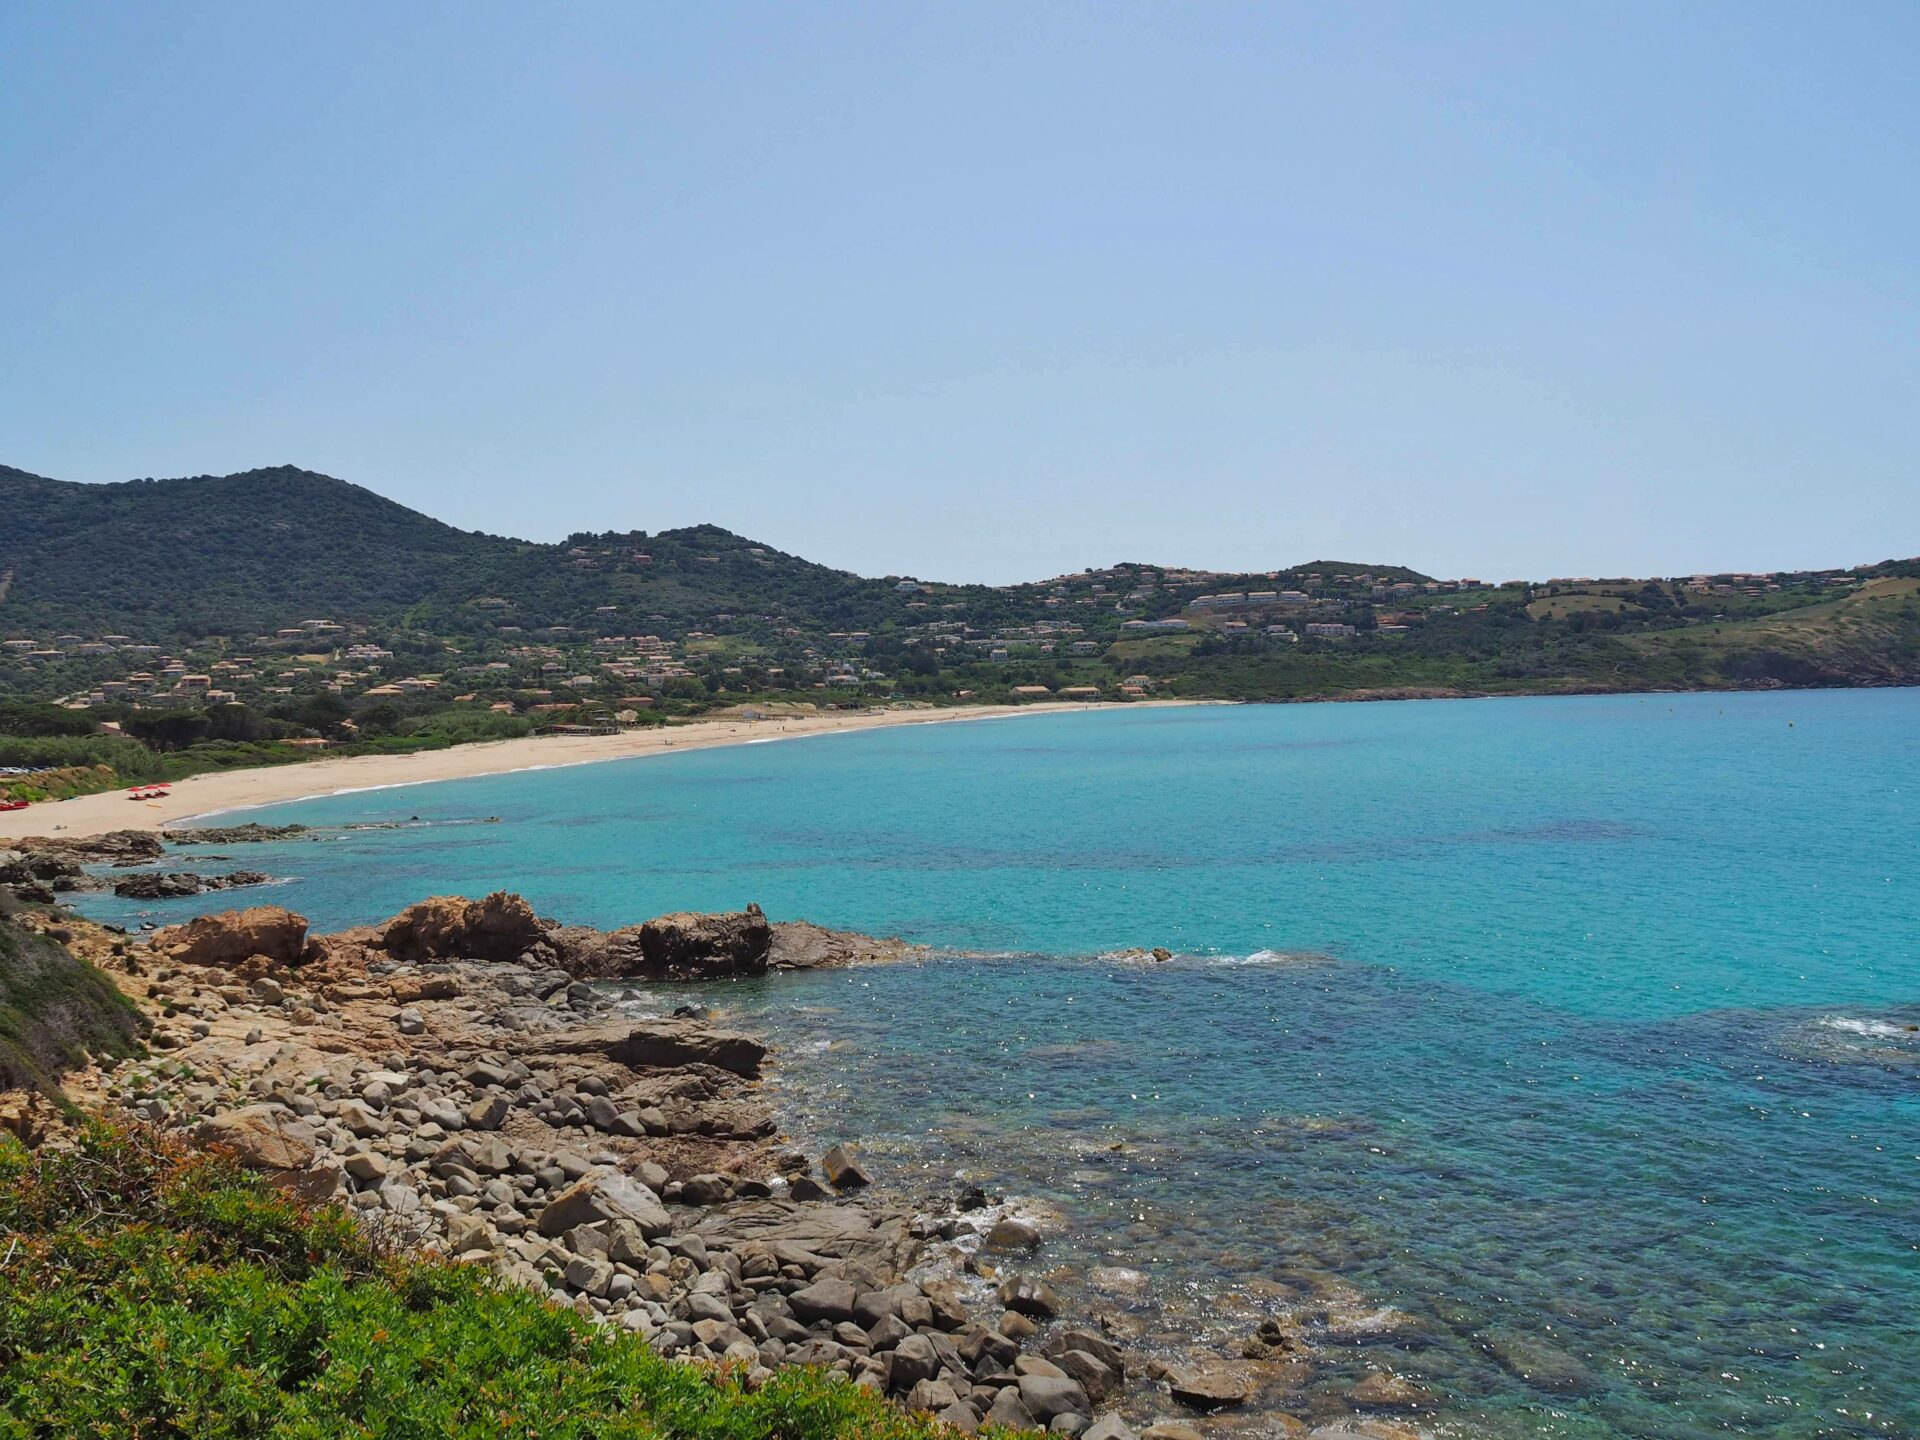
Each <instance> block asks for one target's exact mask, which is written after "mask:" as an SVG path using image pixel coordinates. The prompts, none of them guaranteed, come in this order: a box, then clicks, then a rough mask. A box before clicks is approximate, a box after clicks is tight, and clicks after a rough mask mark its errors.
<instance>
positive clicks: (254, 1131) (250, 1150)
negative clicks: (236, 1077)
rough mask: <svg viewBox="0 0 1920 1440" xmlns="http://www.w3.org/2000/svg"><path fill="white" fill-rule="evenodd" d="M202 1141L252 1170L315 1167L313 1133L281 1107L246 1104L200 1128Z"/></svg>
mask: <svg viewBox="0 0 1920 1440" xmlns="http://www.w3.org/2000/svg"><path fill="white" fill-rule="evenodd" d="M198 1137H199V1139H200V1140H201V1141H202V1142H203V1143H205V1144H208V1145H219V1146H223V1147H225V1148H226V1149H228V1150H231V1151H232V1152H233V1156H234V1159H236V1160H238V1161H239V1162H240V1163H241V1164H242V1165H244V1166H246V1167H247V1168H248V1169H249V1170H266V1171H277V1170H294V1171H298V1170H305V1169H306V1168H307V1167H308V1166H309V1165H311V1164H313V1161H314V1156H315V1154H316V1151H315V1149H314V1138H315V1136H314V1130H313V1127H312V1126H311V1125H309V1124H307V1122H306V1121H304V1120H302V1119H300V1117H299V1116H297V1115H295V1114H293V1113H292V1112H291V1111H288V1110H283V1109H281V1108H280V1107H279V1106H278V1105H245V1106H242V1107H241V1108H240V1109H238V1110H228V1111H224V1112H223V1113H221V1114H219V1115H215V1116H214V1117H213V1118H212V1119H210V1120H208V1121H206V1122H205V1123H204V1124H203V1125H201V1126H200V1129H199V1132H198Z"/></svg>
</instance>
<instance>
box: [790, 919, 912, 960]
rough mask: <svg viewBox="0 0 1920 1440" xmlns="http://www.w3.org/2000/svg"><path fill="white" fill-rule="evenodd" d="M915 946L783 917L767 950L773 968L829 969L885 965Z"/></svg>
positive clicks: (910, 951) (898, 958)
mask: <svg viewBox="0 0 1920 1440" xmlns="http://www.w3.org/2000/svg"><path fill="white" fill-rule="evenodd" d="M914 949H915V947H914V946H912V945H909V944H907V943H906V941H904V940H885V939H876V938H875V937H874V936H871V935H858V934H855V933H853V932H852V931H848V930H829V929H827V928H826V927H825V926H824V925H815V924H812V923H811V922H809V921H806V920H782V921H780V922H779V923H777V924H776V925H774V927H773V943H772V944H771V945H770V946H769V947H768V950H767V968H768V969H769V970H828V969H834V968H837V967H840V966H846V965H884V964H886V963H888V962H890V961H894V960H900V959H904V958H905V957H906V956H907V955H909V954H911V953H912V952H913V950H914Z"/></svg>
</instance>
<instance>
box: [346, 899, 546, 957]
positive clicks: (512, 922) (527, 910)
mask: <svg viewBox="0 0 1920 1440" xmlns="http://www.w3.org/2000/svg"><path fill="white" fill-rule="evenodd" d="M381 943H382V944H383V945H384V946H385V948H386V951H387V953H388V954H389V955H391V956H393V957H394V958H395V959H396V960H409V961H420V960H495V961H507V960H518V959H519V958H520V957H521V956H523V955H525V954H527V953H528V952H530V951H532V952H536V953H540V952H541V950H542V947H545V946H546V944H547V931H546V927H545V926H544V925H542V924H541V923H540V918H539V916H537V915H535V914H534V913H533V907H532V906H531V905H529V904H527V902H526V901H525V900H523V899H521V898H520V897H519V896H518V895H510V894H508V893H507V892H506V891H504V890H496V891H495V892H494V893H493V894H491V895H489V896H487V897H486V898H485V899H483V900H467V899H464V898H462V897H461V896H458V895H436V896H434V897H433V898H432V899H431V900H422V901H421V902H420V903H419V904H418V905H413V906H410V907H408V908H407V909H405V910H403V911H401V912H400V913H399V914H398V915H396V916H394V917H393V919H391V920H389V921H388V922H387V924H386V927H385V929H384V931H383V932H382V935H381Z"/></svg>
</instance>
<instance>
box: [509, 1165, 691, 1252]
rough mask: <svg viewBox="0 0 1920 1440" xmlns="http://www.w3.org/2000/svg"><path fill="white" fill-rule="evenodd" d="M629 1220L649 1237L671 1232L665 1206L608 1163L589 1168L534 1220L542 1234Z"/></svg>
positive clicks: (670, 1222) (646, 1189) (559, 1232)
mask: <svg viewBox="0 0 1920 1440" xmlns="http://www.w3.org/2000/svg"><path fill="white" fill-rule="evenodd" d="M618 1220H626V1221H630V1222H631V1223H632V1224H634V1225H636V1226H638V1227H639V1229H640V1233H641V1234H642V1235H644V1236H646V1237H647V1238H648V1239H649V1240H650V1239H652V1238H653V1237H654V1236H656V1235H668V1234H671V1233H672V1231H673V1220H672V1218H671V1217H670V1216H668V1214H667V1211H666V1207H665V1206H663V1205H662V1204H661V1203H660V1197H659V1196H657V1195H655V1194H654V1193H653V1191H651V1190H649V1189H648V1188H647V1187H646V1186H645V1185H642V1184H641V1183H640V1182H639V1181H638V1180H635V1179H634V1178H633V1177H632V1176H629V1175H623V1174H621V1173H620V1172H619V1171H618V1170H615V1169H613V1168H612V1167H611V1166H602V1167H600V1168H599V1169H596V1170H591V1171H589V1172H588V1173H587V1174H585V1175H583V1176H582V1177H581V1178H580V1179H578V1180H576V1181H574V1183H573V1184H571V1185H569V1186H568V1187H567V1188H566V1189H565V1190H562V1191H561V1192H560V1193H559V1194H558V1195H556V1196H554V1198H553V1199H552V1200H551V1201H550V1202H549V1203H548V1204H547V1206H546V1208H545V1209H543V1210H542V1211H541V1212H540V1215H539V1218H538V1219H537V1220H536V1221H535V1224H536V1226H537V1227H538V1229H539V1231H540V1233H541V1234H542V1235H545V1236H548V1237H552V1236H555V1235H564V1234H566V1233H567V1232H568V1231H569V1230H571V1229H573V1228H574V1227H575V1226H578V1225H598V1224H601V1223H603V1222H612V1221H618Z"/></svg>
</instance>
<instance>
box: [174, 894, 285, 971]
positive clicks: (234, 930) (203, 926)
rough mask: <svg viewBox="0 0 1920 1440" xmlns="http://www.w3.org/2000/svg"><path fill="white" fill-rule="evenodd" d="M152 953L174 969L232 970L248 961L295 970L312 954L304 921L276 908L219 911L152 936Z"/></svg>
mask: <svg viewBox="0 0 1920 1440" xmlns="http://www.w3.org/2000/svg"><path fill="white" fill-rule="evenodd" d="M153 948H154V949H155V950H156V951H157V952H158V953H160V954H162V955H164V956H166V957H167V959H169V960H171V961H173V962H174V963H175V964H178V965H210V966H218V967H221V968H225V969H232V968H234V967H236V966H240V965H242V964H244V963H245V962H246V961H247V960H249V959H251V958H253V957H254V956H264V957H265V958H266V959H267V960H269V961H272V962H274V963H276V964H281V965H298V964H301V963H302V962H304V961H306V960H308V959H310V958H312V957H313V955H314V954H315V953H316V952H315V950H314V947H313V946H312V945H311V943H310V942H309V941H308V939H307V918H306V916H304V915H296V914H294V913H293V912H292V911H291V910H283V909H282V908H281V907H280V906H278V905H255V906H253V907H252V908H251V909H247V910H223V911H221V912H220V913H219V914H218V915H202V916H200V917H199V918H198V919H196V920H189V921H188V922H187V923H186V924H184V925H173V926H169V927H168V928H167V929H165V930H160V931H156V932H155V934H154V937H153Z"/></svg>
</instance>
